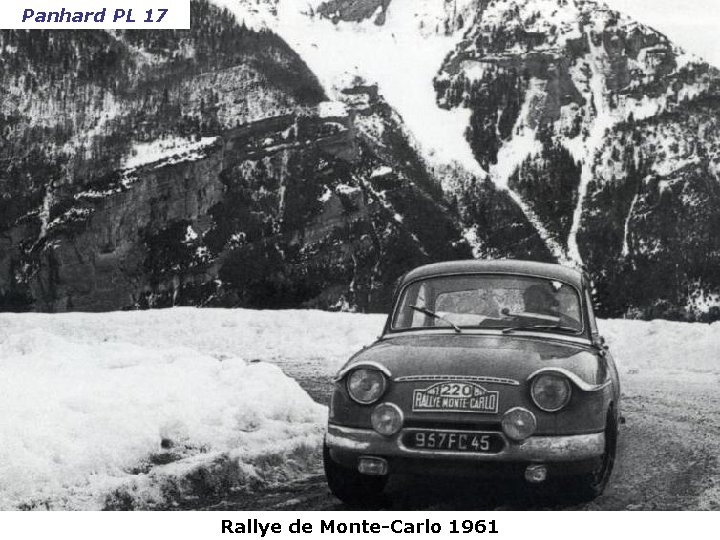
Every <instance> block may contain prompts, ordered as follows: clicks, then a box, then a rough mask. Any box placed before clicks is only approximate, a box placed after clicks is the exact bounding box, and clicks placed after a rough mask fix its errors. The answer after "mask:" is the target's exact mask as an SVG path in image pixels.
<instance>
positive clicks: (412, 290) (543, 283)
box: [392, 275, 583, 334]
mask: <svg viewBox="0 0 720 540" xmlns="http://www.w3.org/2000/svg"><path fill="white" fill-rule="evenodd" d="M425 328H453V329H455V330H457V329H465V328H488V329H499V330H505V331H508V332H511V331H523V330H537V331H551V332H560V333H567V334H579V333H581V332H582V330H583V323H582V311H581V306H580V298H579V295H578V292H577V290H576V289H575V288H574V287H572V286H571V285H568V284H566V283H563V282H560V281H555V280H551V279H543V278H538V277H525V276H508V275H462V276H444V277H436V278H430V279H425V280H421V281H417V282H415V283H413V284H411V285H409V286H408V287H406V288H405V290H404V291H403V293H402V296H401V298H400V301H399V303H398V305H397V307H396V309H395V315H394V318H393V324H392V329H393V330H413V329H425Z"/></svg>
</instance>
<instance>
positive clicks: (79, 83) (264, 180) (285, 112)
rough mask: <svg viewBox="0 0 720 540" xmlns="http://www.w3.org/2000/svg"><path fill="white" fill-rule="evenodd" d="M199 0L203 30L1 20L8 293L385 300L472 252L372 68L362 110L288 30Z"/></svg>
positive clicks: (103, 300)
mask: <svg viewBox="0 0 720 540" xmlns="http://www.w3.org/2000/svg"><path fill="white" fill-rule="evenodd" d="M192 9H193V20H194V23H193V30H192V31H190V32H173V33H167V32H165V33H163V32H157V33H154V32H142V33H138V34H136V33H132V32H116V33H106V32H97V33H93V32H90V33H83V34H81V35H75V34H57V35H56V34H55V33H53V32H48V33H42V34H40V38H39V39H38V40H36V41H32V42H31V41H29V40H27V39H26V37H25V35H24V34H22V33H15V32H0V43H1V44H2V46H0V62H2V65H3V66H4V67H7V69H6V70H3V72H2V77H3V81H4V83H7V84H4V86H3V88H2V90H0V91H4V94H3V95H2V107H3V109H2V110H3V111H4V113H3V114H4V116H0V122H1V124H0V125H1V126H2V130H3V133H5V134H6V135H7V138H6V141H7V143H6V144H3V146H2V148H0V159H2V160H3V163H6V164H7V167H6V168H5V169H3V170H2V171H0V193H2V197H1V198H0V309H11V310H27V309H35V310H48V311H66V310H89V311H99V310H113V309H122V308H133V307H135V308H138V307H140V308H147V307H159V306H167V305H177V304H193V305H207V304H208V303H210V304H213V305H243V306H249V307H266V308H278V307H292V306H306V305H311V306H316V307H325V308H330V307H333V308H335V309H341V308H344V309H363V310H367V309H373V310H375V309H385V308H386V307H387V304H388V302H389V298H390V295H391V294H392V286H393V284H394V282H395V280H396V279H397V278H398V277H399V276H400V275H402V274H403V273H404V272H406V271H408V270H409V269H410V268H412V267H413V266H416V265H419V264H422V263H424V262H430V261H434V260H443V259H448V258H463V257H469V256H470V255H471V254H470V248H469V247H468V246H467V244H466V243H465V242H464V241H463V240H462V234H461V228H460V227H459V226H458V225H457V224H456V223H455V222H454V221H455V220H454V219H453V217H454V216H453V214H452V210H451V209H450V207H449V204H448V203H447V202H446V201H445V199H444V197H443V194H442V191H441V190H440V189H439V187H438V185H437V182H436V180H435V179H434V178H433V177H432V176H431V175H430V173H429V172H428V170H427V167H426V166H425V164H424V162H423V160H422V159H421V158H420V157H419V156H418V153H417V151H416V150H415V148H414V146H413V145H412V144H411V142H410V141H409V137H408V133H407V130H406V129H405V128H404V126H403V124H402V120H401V118H400V117H399V116H398V115H397V113H395V112H394V111H393V110H392V109H391V108H389V107H388V106H387V103H386V102H385V100H384V99H383V98H382V97H380V96H378V94H377V91H376V89H374V87H372V86H367V87H365V88H357V87H354V88H353V89H352V91H351V92H348V93H345V92H340V93H339V96H340V97H342V98H343V99H344V100H345V101H347V102H348V103H351V104H352V111H350V110H349V109H348V107H347V106H346V105H344V104H343V103H341V102H339V101H328V100H327V97H326V95H325V91H324V90H323V89H322V88H321V86H320V85H319V84H318V81H317V79H316V78H315V76H314V75H313V74H312V72H311V71H310V70H309V69H308V67H307V65H306V64H305V63H304V62H303V60H302V59H301V58H300V57H299V56H298V54H297V53H296V52H294V51H293V50H292V49H291V48H290V47H288V45H287V44H286V43H285V42H284V41H282V39H281V38H280V37H278V36H277V35H276V34H273V33H272V32H269V31H267V30H258V31H256V30H253V29H249V28H248V27H247V26H244V25H242V24H237V22H236V20H235V18H234V17H233V15H232V14H230V13H229V12H227V11H222V10H220V9H218V8H217V7H216V6H214V5H211V4H209V3H207V2H205V1H202V0H197V1H194V2H193V3H192ZM86 50H87V51H91V52H92V54H90V52H88V53H87V55H86V53H80V52H78V51H86ZM94 62H95V63H98V64H100V65H101V66H102V70H103V71H102V72H98V71H97V66H95V64H94ZM58 65H66V66H67V68H68V69H70V66H75V69H76V71H77V73H76V76H75V77H74V78H72V77H70V76H67V77H64V78H63V77H61V75H60V74H59V72H58V69H59V68H58ZM92 69H95V71H93V76H90V75H89V74H88V72H89V71H90V70H92ZM26 72H27V73H31V74H32V75H26ZM21 87H22V88H26V90H27V91H26V92H25V93H23V92H22V91H21ZM99 96H102V97H103V99H100V98H99ZM39 104H43V105H39ZM113 104H114V105H113ZM48 133H54V134H56V135H57V136H56V137H47V136H46V135H47V134H48Z"/></svg>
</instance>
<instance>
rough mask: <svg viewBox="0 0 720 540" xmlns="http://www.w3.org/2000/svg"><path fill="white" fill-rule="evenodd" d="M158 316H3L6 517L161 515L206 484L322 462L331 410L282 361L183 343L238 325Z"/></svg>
mask: <svg viewBox="0 0 720 540" xmlns="http://www.w3.org/2000/svg"><path fill="white" fill-rule="evenodd" d="M188 313H189V310H188ZM143 315H144V314H143ZM149 315H150V316H149V317H147V316H142V315H139V314H125V316H123V314H112V315H108V316H101V315H100V316H92V315H67V316H56V317H53V316H40V315H38V316H33V315H28V316H16V317H13V316H7V315H3V316H0V350H1V351H2V357H0V410H2V412H3V414H2V418H0V509H13V508H68V509H92V508H101V507H103V506H105V505H113V506H120V507H151V506H153V505H157V504H164V503H166V502H168V501H167V499H168V497H169V495H170V494H174V495H176V496H182V495H183V494H188V493H192V492H193V490H197V489H201V490H203V492H204V493H206V492H207V489H209V487H208V486H207V485H203V486H201V487H198V486H197V478H194V476H195V477H199V478H203V479H204V480H203V481H204V482H205V483H206V484H207V483H210V484H211V485H212V484H213V483H214V482H217V483H218V484H222V486H224V488H225V489H227V488H228V487H245V486H247V485H254V484H257V483H258V482H260V483H265V482H272V481H274V480H280V479H287V478H288V477H292V476H293V475H297V474H300V473H302V472H303V471H304V470H305V471H306V470H307V468H308V466H309V464H310V463H314V461H315V460H314V459H312V458H311V454H312V453H313V452H315V451H316V449H317V447H318V444H319V441H320V439H321V434H322V427H323V424H324V421H325V418H326V413H325V409H324V407H321V406H320V405H318V404H316V403H315V402H314V401H312V399H310V397H309V396H308V395H307V394H306V393H305V391H304V390H302V389H301V388H300V386H299V385H298V384H297V383H296V382H295V381H293V380H292V379H290V378H289V377H287V376H285V375H284V374H283V373H282V371H281V370H280V368H278V367H276V366H273V365H270V364H267V363H254V362H248V361H247V357H246V355H236V354H232V353H230V352H228V353H225V354H222V355H217V354H215V355H212V354H208V353H207V352H203V351H202V350H199V349H198V348H197V347H192V346H187V345H186V344H190V342H191V341H192V340H191V339H180V337H181V336H183V335H184V336H185V337H186V338H187V337H190V336H192V335H193V334H195V336H196V338H197V337H198V334H200V335H201V336H202V337H201V338H199V341H201V342H202V341H203V340H207V342H206V343H207V344H208V345H209V343H210V342H211V341H212V340H213V339H217V340H218V341H226V339H225V338H226V337H227V336H228V335H231V334H232V333H233V330H232V329H231V328H230V327H227V326H226V327H218V328H216V329H215V330H216V331H215V332H213V331H210V332H203V331H200V330H201V329H200V328H193V325H192V324H187V320H186V324H182V319H183V311H179V312H178V311H175V312H165V313H157V314H149ZM168 315H170V317H168ZM187 319H190V320H194V321H195V322H198V321H199V318H198V319H193V318H192V317H187ZM130 321H133V323H130ZM173 323H175V324H173ZM204 326H205V328H207V327H208V326H209V327H212V326H213V325H212V323H211V321H208V320H207V318H206V320H205V325H204ZM141 327H144V328H141ZM266 327H267V323H266ZM165 329H168V332H165V333H164V330H165ZM221 333H224V335H225V338H221V337H220V334H221ZM254 334H255V337H256V338H257V337H258V332H254ZM140 344H143V345H140ZM146 344H147V345H150V346H147V345H146ZM210 348H211V347H209V346H208V347H206V349H210ZM272 456H274V458H272ZM215 473H217V474H215ZM211 487H212V486H211Z"/></svg>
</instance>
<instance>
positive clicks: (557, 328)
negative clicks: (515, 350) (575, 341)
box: [502, 324, 578, 334]
mask: <svg viewBox="0 0 720 540" xmlns="http://www.w3.org/2000/svg"><path fill="white" fill-rule="evenodd" d="M521 330H529V331H533V330H534V331H537V332H542V331H550V332H568V333H571V334H577V333H578V329H577V328H571V327H569V326H562V325H560V324H536V325H532V324H531V325H528V326H513V327H512V328H505V329H503V331H502V333H503V334H511V333H513V332H518V331H521Z"/></svg>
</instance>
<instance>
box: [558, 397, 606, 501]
mask: <svg viewBox="0 0 720 540" xmlns="http://www.w3.org/2000/svg"><path fill="white" fill-rule="evenodd" d="M617 441H618V423H617V419H616V417H615V414H614V413H613V411H610V413H609V414H608V419H607V426H606V428H605V452H604V453H603V455H602V459H601V460H600V465H599V466H598V467H597V469H595V470H594V471H593V472H591V473H588V474H584V475H582V476H578V477H575V478H573V479H572V480H571V481H570V486H569V488H570V489H569V493H568V494H569V495H570V496H572V497H573V498H574V499H575V500H577V501H579V502H590V501H592V500H594V499H596V498H597V497H599V496H600V495H602V494H603V492H604V491H605V488H606V487H607V485H608V482H609V481H610V475H611V474H612V471H613V466H614V465H615V456H616V454H617Z"/></svg>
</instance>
